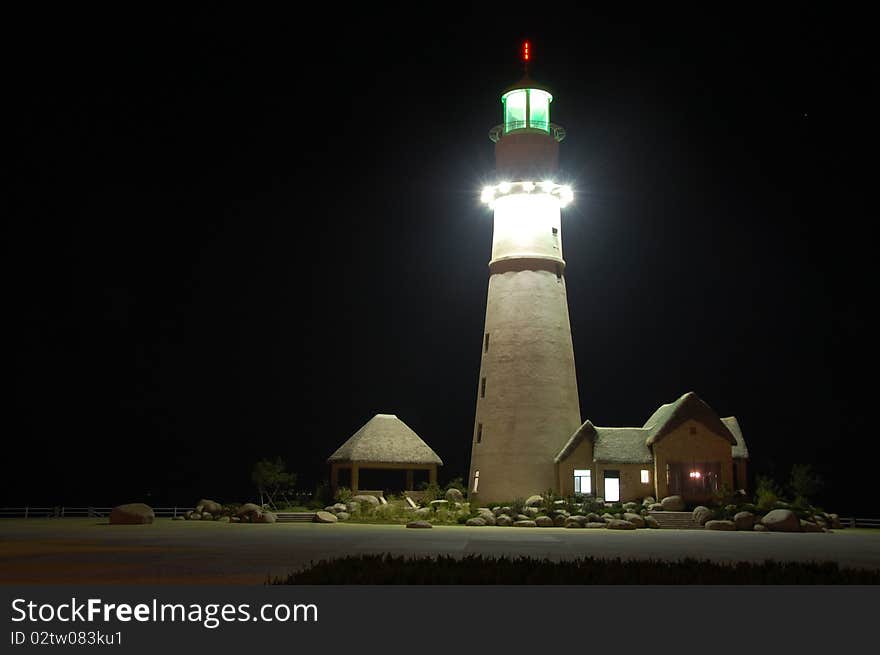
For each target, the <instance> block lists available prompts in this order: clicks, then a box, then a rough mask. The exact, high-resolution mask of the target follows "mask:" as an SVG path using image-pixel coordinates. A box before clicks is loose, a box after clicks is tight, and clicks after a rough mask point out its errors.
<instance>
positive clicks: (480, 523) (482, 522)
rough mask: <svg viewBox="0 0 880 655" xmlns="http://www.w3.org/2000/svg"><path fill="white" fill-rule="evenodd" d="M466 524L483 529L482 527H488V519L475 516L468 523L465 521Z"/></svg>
mask: <svg viewBox="0 0 880 655" xmlns="http://www.w3.org/2000/svg"><path fill="white" fill-rule="evenodd" d="M464 524H465V525H471V526H480V527H481V526H484V525H486V519H484V518H483V517H481V516H475V517H474V518H472V519H468V520H467V521H465V523H464Z"/></svg>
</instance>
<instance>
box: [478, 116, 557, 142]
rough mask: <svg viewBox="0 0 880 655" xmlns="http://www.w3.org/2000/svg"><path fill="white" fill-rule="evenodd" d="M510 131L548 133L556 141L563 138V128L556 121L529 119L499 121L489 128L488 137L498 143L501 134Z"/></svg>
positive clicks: (509, 132) (503, 134)
mask: <svg viewBox="0 0 880 655" xmlns="http://www.w3.org/2000/svg"><path fill="white" fill-rule="evenodd" d="M511 133H517V134H523V133H526V134H527V133H534V134H548V135H550V136H551V137H553V140H554V141H556V142H557V143H559V142H560V141H562V140H563V139H564V138H565V128H564V127H562V126H561V125H557V124H556V123H548V122H543V121H535V120H531V121H507V122H505V123H501V124H500V125H496V126H495V127H493V128H492V129H491V130H489V139H491V140H492V142H493V143H498V141H499V140H500V139H501V138H502V137H503V136H505V135H507V134H511Z"/></svg>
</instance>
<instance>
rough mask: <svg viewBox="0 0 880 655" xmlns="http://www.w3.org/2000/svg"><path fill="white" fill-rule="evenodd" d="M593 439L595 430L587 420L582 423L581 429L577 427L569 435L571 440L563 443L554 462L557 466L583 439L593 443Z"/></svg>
mask: <svg viewBox="0 0 880 655" xmlns="http://www.w3.org/2000/svg"><path fill="white" fill-rule="evenodd" d="M595 438H596V428H595V427H593V424H592V423H590V421H589V420H587V421H584V424H583V425H581V427H579V428H578V429H577V430H575V432H574V434H573V435H571V438H570V439H569V440H568V441H567V442H565V445H564V446H563V447H562V450H560V451H559V454H558V455H557V456H556V458H555V459H554V461H555V462H556V463H557V464H558V463H559V462H561V461H562V460H564V459H565V458H566V457H568V456H569V455H571V454H572V453H573V452H574V449H575V448H577V446H578V444H579V443H580V442H581V441H583V440H584V439H589V440H590V441H595Z"/></svg>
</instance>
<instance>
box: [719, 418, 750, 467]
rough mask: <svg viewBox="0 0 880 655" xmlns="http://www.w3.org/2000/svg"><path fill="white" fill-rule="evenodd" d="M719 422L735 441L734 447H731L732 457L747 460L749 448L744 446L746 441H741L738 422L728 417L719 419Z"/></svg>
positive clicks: (740, 430)
mask: <svg viewBox="0 0 880 655" xmlns="http://www.w3.org/2000/svg"><path fill="white" fill-rule="evenodd" d="M721 422H722V423H724V425H726V426H727V429H728V430H730V433H731V434H732V435H733V438H734V439H736V445H734V446H733V456H734V457H739V458H741V459H748V458H749V448H748V446H746V440H745V439H743V433H742V429H741V428H740V427H739V421H737V420H736V417H735V416H728V417H727V418H723V419H721Z"/></svg>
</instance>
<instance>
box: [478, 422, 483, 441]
mask: <svg viewBox="0 0 880 655" xmlns="http://www.w3.org/2000/svg"><path fill="white" fill-rule="evenodd" d="M482 440H483V424H482V423H477V443H480V442H481V441H482Z"/></svg>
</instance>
